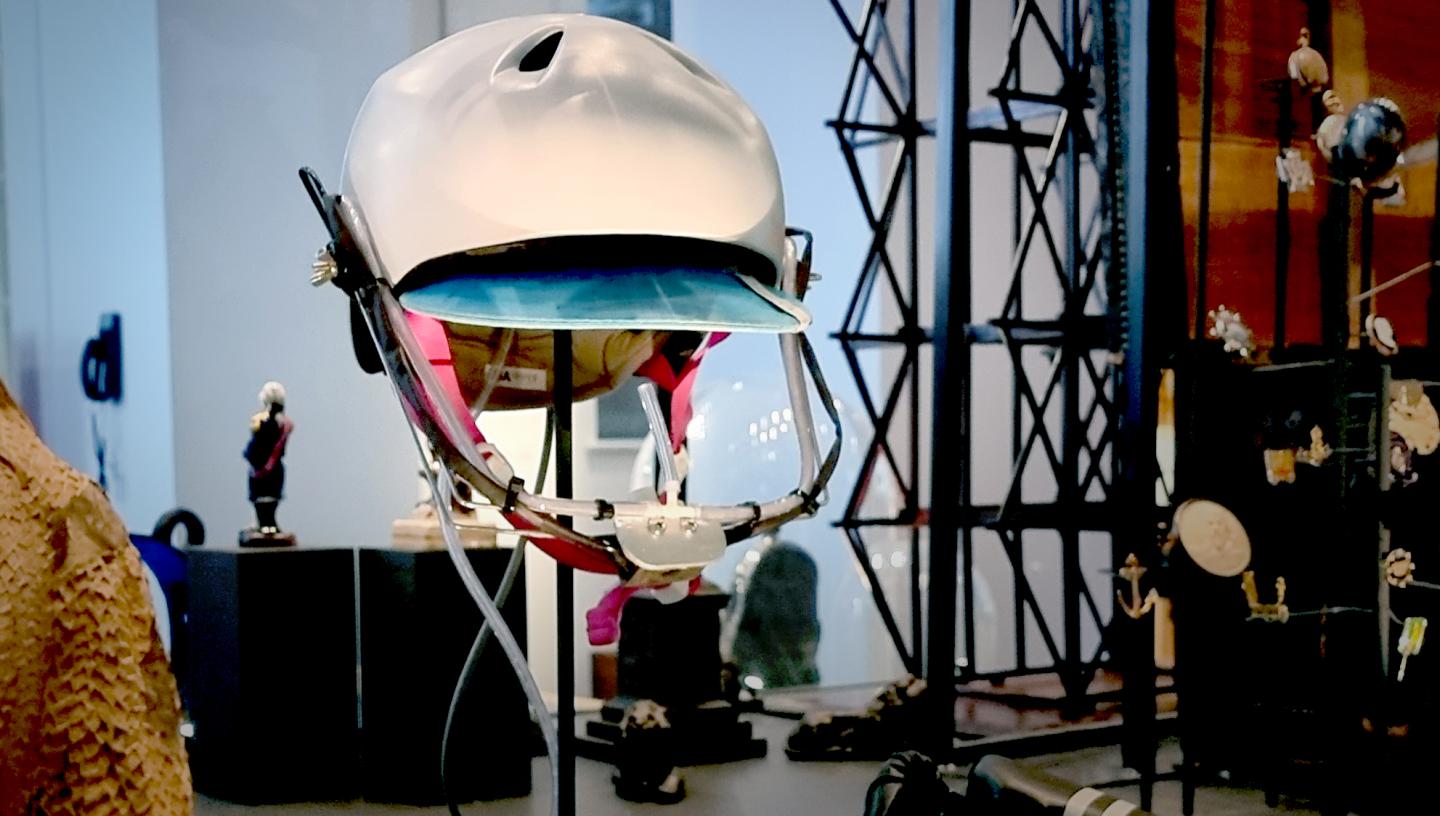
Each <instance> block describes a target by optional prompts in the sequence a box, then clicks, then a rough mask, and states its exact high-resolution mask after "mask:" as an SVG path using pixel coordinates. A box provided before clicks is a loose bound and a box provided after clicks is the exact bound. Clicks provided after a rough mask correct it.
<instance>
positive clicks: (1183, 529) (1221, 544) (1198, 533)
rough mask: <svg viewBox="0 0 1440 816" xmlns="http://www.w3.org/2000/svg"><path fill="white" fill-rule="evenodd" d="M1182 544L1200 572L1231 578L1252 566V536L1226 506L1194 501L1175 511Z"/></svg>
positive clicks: (1177, 531)
mask: <svg viewBox="0 0 1440 816" xmlns="http://www.w3.org/2000/svg"><path fill="white" fill-rule="evenodd" d="M1174 529H1175V532H1176V534H1177V535H1178V536H1179V538H1180V545H1181V546H1182V547H1184V548H1185V552H1186V553H1187V554H1188V555H1189V556H1190V560H1192V561H1194V562H1195V563H1196V565H1198V566H1199V567H1200V569H1203V570H1205V571H1206V572H1208V573H1210V574H1211V575H1219V576H1221V577H1224V578H1230V577H1233V576H1236V575H1239V574H1240V573H1242V572H1244V571H1245V568H1246V567H1248V566H1250V536H1248V535H1246V533H1245V527H1244V525H1242V524H1241V523H1240V519H1238V518H1236V517H1235V514H1234V513H1232V512H1230V511H1229V510H1228V509H1226V507H1225V506H1224V505H1221V504H1218V503H1216V502H1213V501H1209V500H1207V499H1191V500H1189V501H1187V502H1184V503H1183V504H1181V505H1180V506H1179V507H1178V508H1176V510H1175V527H1174Z"/></svg>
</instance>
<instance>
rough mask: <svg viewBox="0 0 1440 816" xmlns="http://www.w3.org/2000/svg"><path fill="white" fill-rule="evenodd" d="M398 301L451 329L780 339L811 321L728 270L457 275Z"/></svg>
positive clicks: (789, 300)
mask: <svg viewBox="0 0 1440 816" xmlns="http://www.w3.org/2000/svg"><path fill="white" fill-rule="evenodd" d="M400 303H401V304H402V305H403V306H404V307H405V308H406V309H408V310H410V311H413V312H419V313H420V314H424V315H429V316H431V317H435V318H438V319H440V320H445V321H448V322H452V323H465V324H471V325H477V326H494V327H497V328H514V329H547V330H555V329H574V330H581V329H654V330H659V331H724V332H770V333H781V334H783V333H790V332H797V331H801V330H802V329H804V328H805V326H806V325H807V324H808V323H809V314H808V312H806V310H805V307H804V306H802V305H801V304H800V302H799V301H798V300H796V299H795V298H793V297H791V296H789V295H787V294H785V293H783V292H780V291H777V290H775V289H771V288H768V287H765V286H763V285H761V284H759V283H756V282H755V281H753V280H751V279H748V278H746V277H744V276H742V275H740V274H737V273H736V272H735V270H734V268H733V267H726V268H698V269H697V268H676V267H673V266H633V267H624V268H614V267H609V268H604V269H595V270H583V269H579V270H577V269H567V270H565V271H557V272H536V271H527V272H510V271H506V272H488V273H462V274H458V275H452V276H447V277H443V278H440V279H438V280H432V281H430V282H427V283H425V284H424V285H421V286H417V287H415V288H412V289H410V290H408V291H406V292H404V293H402V294H401V295H400Z"/></svg>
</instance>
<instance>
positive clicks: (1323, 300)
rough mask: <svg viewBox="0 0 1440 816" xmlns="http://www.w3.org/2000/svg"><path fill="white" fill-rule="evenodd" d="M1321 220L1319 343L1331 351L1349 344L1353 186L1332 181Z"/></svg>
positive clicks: (1338, 350) (1336, 352)
mask: <svg viewBox="0 0 1440 816" xmlns="http://www.w3.org/2000/svg"><path fill="white" fill-rule="evenodd" d="M1328 186H1329V190H1328V191H1327V193H1328V195H1327V202H1326V209H1325V215H1324V217H1323V218H1322V219H1321V222H1320V342H1321V345H1323V346H1324V347H1325V348H1326V349H1328V350H1329V351H1330V353H1332V354H1340V353H1342V352H1344V351H1345V349H1346V347H1347V346H1349V344H1350V303H1349V297H1348V295H1349V292H1348V291H1347V290H1348V288H1349V282H1350V229H1351V217H1350V209H1351V203H1350V196H1351V192H1350V186H1349V185H1347V184H1344V183H1341V182H1333V183H1330V184H1329V185H1328Z"/></svg>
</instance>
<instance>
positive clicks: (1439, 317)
mask: <svg viewBox="0 0 1440 816" xmlns="http://www.w3.org/2000/svg"><path fill="white" fill-rule="evenodd" d="M1435 126H1436V127H1437V128H1440V116H1436V117H1435ZM1436 132H1437V133H1440V131H1436ZM1435 176H1436V177H1435V209H1434V210H1432V212H1434V213H1435V214H1434V215H1433V216H1432V217H1431V219H1430V259H1431V260H1434V259H1436V258H1440V164H1437V165H1436V170H1435ZM1426 277H1428V278H1429V279H1430V302H1429V309H1428V310H1427V313H1426V315H1425V318H1426V319H1425V336H1426V339H1427V340H1428V341H1429V344H1430V346H1431V347H1432V348H1434V347H1435V346H1436V345H1437V344H1440V266H1432V267H1430V274H1429V275H1427V276H1426Z"/></svg>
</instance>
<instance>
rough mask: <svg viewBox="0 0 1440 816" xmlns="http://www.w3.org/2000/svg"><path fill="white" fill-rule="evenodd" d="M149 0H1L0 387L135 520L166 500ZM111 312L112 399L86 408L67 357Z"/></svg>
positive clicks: (161, 256)
mask: <svg viewBox="0 0 1440 816" xmlns="http://www.w3.org/2000/svg"><path fill="white" fill-rule="evenodd" d="M155 20H156V5H155V2H154V0H132V2H128V3H123V4H122V3H111V2H102V1H101V0H90V1H88V2H69V3H54V2H42V0H0V60H3V66H0V76H3V82H4V85H3V89H0V100H3V102H4V106H3V110H4V123H3V124H4V131H5V134H4V151H5V153H4V162H3V165H4V168H5V176H4V183H5V198H6V203H7V205H8V206H7V207H6V209H5V216H6V224H5V228H6V229H5V231H6V234H7V242H6V245H5V249H6V250H7V257H6V260H5V264H4V266H5V267H6V268H7V269H8V274H9V288H10V292H9V295H10V297H9V307H10V315H9V322H10V344H9V349H8V350H9V360H8V372H9V377H10V382H9V385H10V388H11V390H12V391H13V392H14V393H15V394H16V396H17V397H18V398H19V400H20V401H21V404H22V405H23V406H24V407H25V409H26V410H27V411H28V412H29V413H30V416H31V418H32V419H33V420H34V421H35V424H36V425H37V427H38V428H39V430H40V433H41V436H42V437H43V438H44V440H45V441H46V443H47V444H49V445H50V446H51V447H52V448H54V449H55V451H56V452H57V453H58V454H60V455H61V456H62V457H64V458H65V459H67V460H69V461H70V462H71V463H73V464H74V465H75V466H77V467H79V468H81V469H82V470H85V471H87V472H89V473H91V474H92V475H94V474H95V473H96V463H95V457H94V454H93V446H92V438H91V427H90V421H91V416H92V415H94V417H95V419H96V421H97V424H98V427H99V430H100V432H101V435H102V436H104V437H105V439H106V442H107V444H108V454H107V470H108V474H109V481H110V498H111V500H112V501H113V502H114V504H115V506H116V508H117V509H118V510H119V512H120V515H121V516H122V517H123V518H124V519H125V522H126V524H127V525H128V526H129V527H130V528H131V529H135V530H148V529H150V527H151V525H152V524H153V523H154V521H155V518H156V517H157V516H158V515H159V514H160V513H161V512H163V511H164V510H167V509H169V508H170V507H171V506H172V505H173V504H174V503H175V471H174V449H173V443H172V433H171V418H172V415H171V393H170V376H169V353H170V352H169V348H170V326H169V321H168V318H167V316H166V315H167V313H168V311H169V304H168V292H167V290H166V278H165V206H164V190H163V187H162V184H161V178H162V176H161V173H162V170H161V137H160V127H161V121H160V66H159V60H158V56H157V54H158V52H157V48H156V29H155ZM107 311H118V312H120V314H121V316H122V327H123V344H124V367H123V382H122V388H123V396H124V401H123V402H122V403H120V404H119V405H114V404H106V405H104V406H94V405H93V404H91V403H89V402H87V401H86V399H85V397H84V393H83V391H82V390H81V386H80V377H79V370H80V355H81V351H82V348H83V346H84V343H85V341H86V340H87V339H88V338H89V337H90V336H92V335H93V334H95V332H96V329H97V327H98V321H99V315H100V314H101V313H102V312H107Z"/></svg>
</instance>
